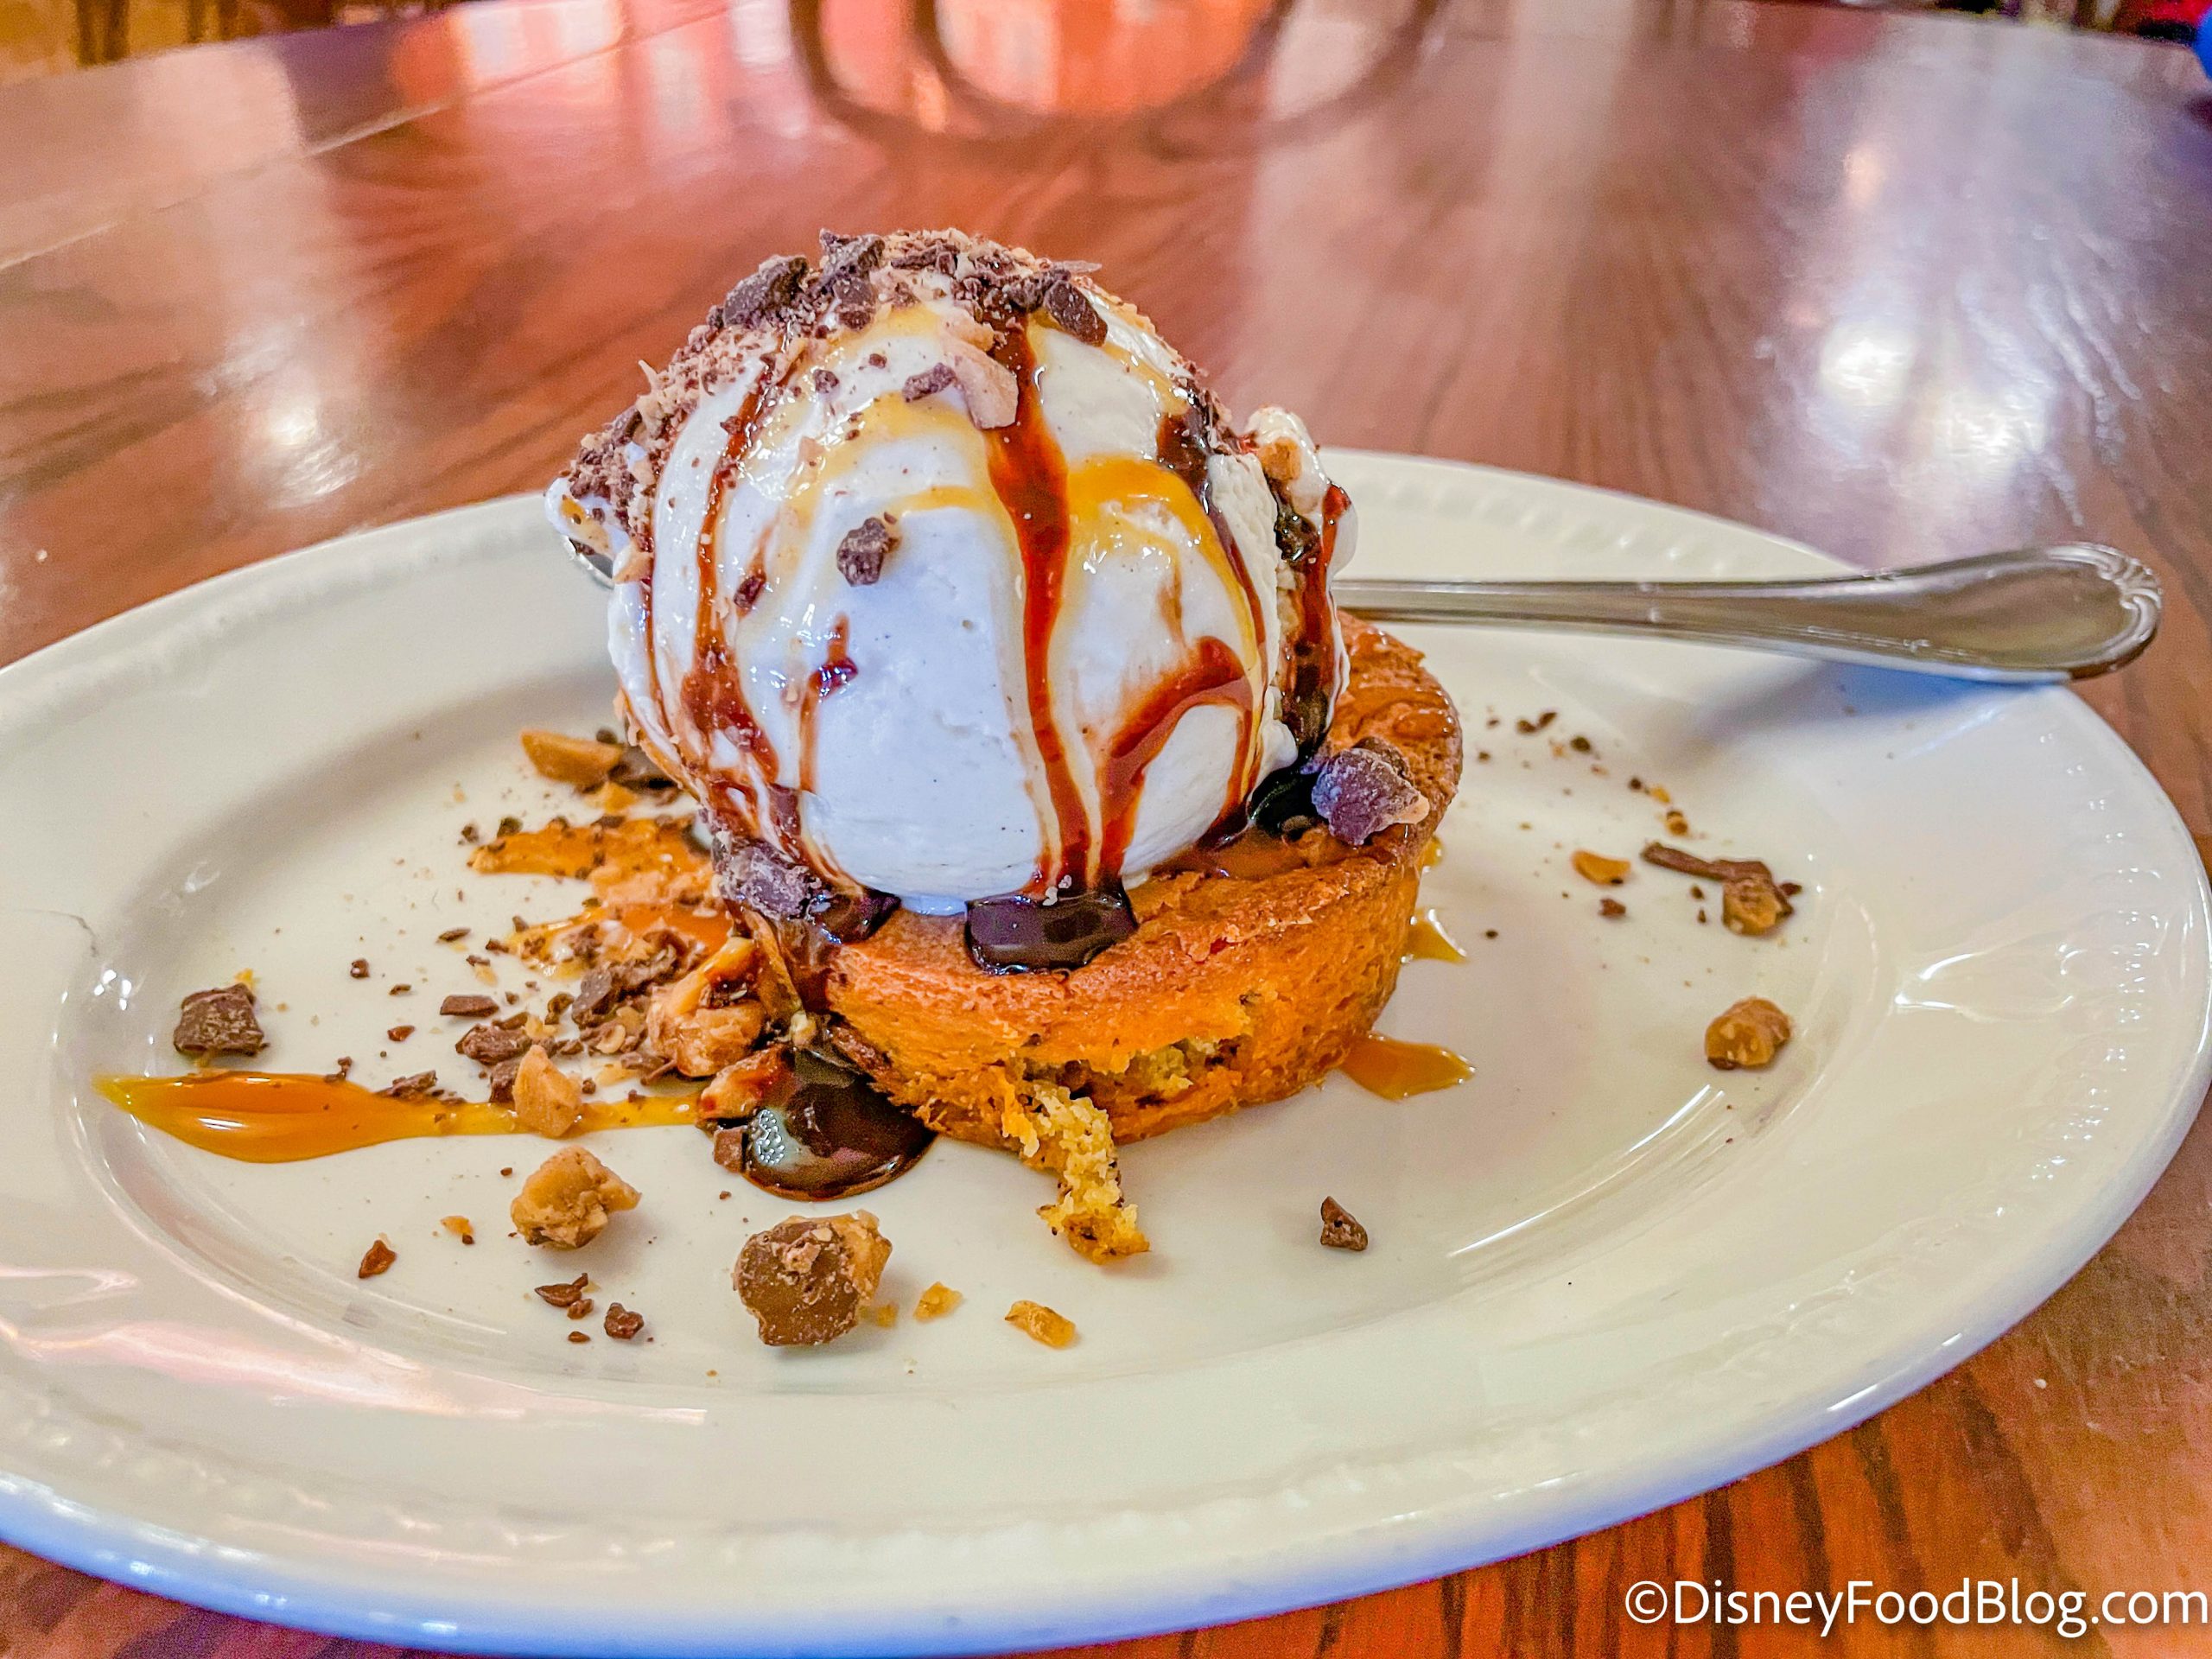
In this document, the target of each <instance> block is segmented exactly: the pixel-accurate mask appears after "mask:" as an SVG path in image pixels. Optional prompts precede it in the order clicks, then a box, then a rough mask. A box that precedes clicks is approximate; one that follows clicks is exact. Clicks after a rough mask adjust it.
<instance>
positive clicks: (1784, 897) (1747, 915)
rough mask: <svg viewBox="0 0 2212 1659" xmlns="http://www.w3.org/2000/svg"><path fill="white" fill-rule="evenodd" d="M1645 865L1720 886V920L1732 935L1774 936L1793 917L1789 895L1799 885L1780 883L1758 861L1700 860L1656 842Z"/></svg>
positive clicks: (1645, 856) (1645, 854)
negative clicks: (1777, 928)
mask: <svg viewBox="0 0 2212 1659" xmlns="http://www.w3.org/2000/svg"><path fill="white" fill-rule="evenodd" d="M1643 861H1644V862H1645V863H1647V864H1656V865H1657V866H1658V867H1659V868H1661V869H1662V870H1675V871H1678V872H1680V873H1681V874H1683V875H1694V876H1698V877H1700V878H1701V879H1703V880H1707V881H1718V882H1719V883H1720V919H1721V920H1722V921H1723V922H1724V923H1726V925H1727V927H1728V931H1730V932H1732V933H1743V934H1747V935H1756V934H1760V933H1766V932H1770V931H1773V930H1774V928H1775V927H1776V926H1777V925H1779V924H1780V923H1781V921H1782V918H1783V917H1785V916H1788V915H1789V914H1791V913H1792V912H1791V906H1790V903H1789V895H1790V894H1791V893H1795V892H1796V890H1797V887H1796V883H1795V882H1789V881H1777V880H1775V879H1774V872H1773V871H1772V870H1770V869H1769V868H1767V867H1766V865H1765V864H1764V862H1762V861H1760V860H1758V859H1756V858H1700V857H1699V856H1698V855H1696V854H1695V853H1692V852H1686V851H1684V850H1683V849H1681V848H1680V847H1669V846H1667V845H1665V844H1664V843H1662V842H1656V841H1655V842H1651V843H1650V844H1649V845H1648V846H1647V847H1645V848H1644V849H1643Z"/></svg>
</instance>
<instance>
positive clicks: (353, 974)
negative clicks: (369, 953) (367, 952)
mask: <svg viewBox="0 0 2212 1659" xmlns="http://www.w3.org/2000/svg"><path fill="white" fill-rule="evenodd" d="M368 976H369V959H368V958H367V957H354V958H353V961H351V962H349V963H346V977H347V978H348V979H366V978H367V977H368Z"/></svg>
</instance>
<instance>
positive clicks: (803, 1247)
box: [730, 1210, 891, 1348]
mask: <svg viewBox="0 0 2212 1659" xmlns="http://www.w3.org/2000/svg"><path fill="white" fill-rule="evenodd" d="M890 1257H891V1241H890V1240H889V1239H887V1238H886V1237H884V1236H883V1235H882V1233H881V1232H880V1231H879V1230H877V1228H876V1224H875V1217H874V1216H872V1215H870V1214H869V1213H868V1211H865V1210H856V1211H854V1212H853V1213H852V1214H850V1215H849V1216H823V1217H808V1216H793V1217H791V1219H790V1220H788V1221H780V1222H778V1223H777V1224H775V1225H774V1226H773V1227H771V1228H769V1229H768V1230H766V1231H765V1232H759V1233H755V1234H753V1236H752V1237H750V1238H748V1239H747V1240H746V1241H745V1249H744V1251H743V1253H742V1254H741V1255H739V1256H738V1258H737V1265H736V1267H735V1268H734V1269H733V1270H732V1272H731V1275H730V1277H731V1281H732V1282H733V1283H734V1285H735V1286H736V1287H737V1294H738V1295H739V1296H740V1297H741V1298H743V1300H744V1302H745V1305H746V1306H747V1307H748V1308H750V1309H752V1311H753V1318H754V1319H756V1320H758V1321H759V1322H760V1340H761V1341H762V1342H764V1343H766V1344H768V1345H769V1346H771V1347H776V1348H783V1347H794V1346H796V1347H811V1346H813V1345H815V1344H818V1343H824V1342H829V1341H832V1340H834V1339H835V1338H838V1337H842V1336H843V1335H844V1334H845V1332H848V1331H849V1330H851V1329H852V1328H853V1327H854V1326H855V1325H858V1324H859V1323H860V1319H861V1309H862V1308H863V1307H865V1306H867V1305H868V1302H869V1301H870V1300H872V1299H873V1298H874V1295H875V1290H876V1287H877V1286H878V1285H879V1284H880V1283H881V1282H882V1280H883V1264H884V1263H885V1262H887V1261H888V1260H890Z"/></svg>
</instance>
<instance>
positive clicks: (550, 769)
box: [522, 731, 622, 789]
mask: <svg viewBox="0 0 2212 1659" xmlns="http://www.w3.org/2000/svg"><path fill="white" fill-rule="evenodd" d="M522 752H523V753H524V754H526V755H528V756H529V757H530V764H531V766H535V767H537V771H538V774H539V775H540V776H541V777H545V778H550V779H552V780H553V781H554V782H555V783H556V784H573V785H575V786H576V787H577V788H578V789H592V788H595V787H597V786H598V785H601V784H603V783H605V782H606V781H607V773H609V772H613V770H614V767H615V765H616V763H617V762H618V761H620V760H621V759H622V746H621V745H620V744H619V743H594V741H592V740H591V739H589V738H588V737H569V736H566V735H564V734H562V733H560V732H545V731H527V732H524V734H522Z"/></svg>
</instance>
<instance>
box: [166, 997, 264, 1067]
mask: <svg viewBox="0 0 2212 1659" xmlns="http://www.w3.org/2000/svg"><path fill="white" fill-rule="evenodd" d="M169 1042H170V1045H171V1046H173V1047H174V1048H175V1050H176V1052H178V1053H180V1054H192V1055H206V1054H258V1053H260V1052H261V1051H262V1050H263V1049H264V1048H265V1047H267V1046H268V1045H269V1039H267V1038H266V1037H264V1035H263V1034H262V1031H261V1022H260V1021H259V1020H257V1019H256V1018H254V1014H253V988H252V987H251V985H247V984H245V983H243V982H241V983H235V984H230V985H217V986H215V987H213V988H211V989H208V990H205V991H194V992H193V993H192V995H189V996H188V997H186V998H185V999H184V1001H182V1002H181V1003H180V1004H179V1005H178V1007H177V1021H176V1030H175V1032H174V1033H171V1034H170V1037H169Z"/></svg>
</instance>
